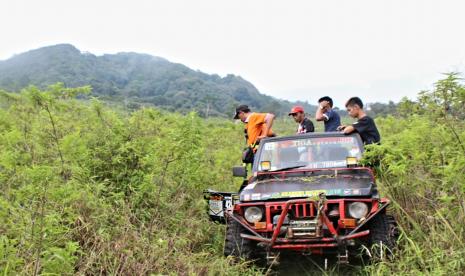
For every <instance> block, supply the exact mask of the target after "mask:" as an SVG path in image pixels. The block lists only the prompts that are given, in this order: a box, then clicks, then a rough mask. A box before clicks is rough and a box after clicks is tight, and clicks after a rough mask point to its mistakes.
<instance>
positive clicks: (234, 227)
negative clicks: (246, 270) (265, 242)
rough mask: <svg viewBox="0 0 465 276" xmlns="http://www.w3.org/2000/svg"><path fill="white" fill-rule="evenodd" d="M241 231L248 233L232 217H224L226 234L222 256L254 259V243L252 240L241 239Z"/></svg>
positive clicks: (247, 259)
mask: <svg viewBox="0 0 465 276" xmlns="http://www.w3.org/2000/svg"><path fill="white" fill-rule="evenodd" d="M241 233H248V232H247V230H246V229H245V228H244V227H242V225H240V224H239V223H238V222H237V221H235V220H234V219H232V218H227V219H226V236H225V240H224V250H223V252H224V256H226V257H227V256H233V257H234V258H235V259H236V260H238V259H244V260H246V261H251V260H253V259H254V253H255V250H256V243H255V242H254V241H252V240H248V239H243V238H242V237H241Z"/></svg>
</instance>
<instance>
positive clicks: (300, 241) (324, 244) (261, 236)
mask: <svg viewBox="0 0 465 276" xmlns="http://www.w3.org/2000/svg"><path fill="white" fill-rule="evenodd" d="M308 202H313V203H315V202H314V201H312V200H310V199H294V200H289V201H287V202H286V204H285V206H284V208H283V211H282V213H281V215H280V216H279V220H278V222H277V224H276V226H275V227H274V230H273V231H272V234H271V235H266V236H265V234H266V233H269V232H261V233H259V232H257V231H256V230H255V229H253V228H252V227H251V226H250V225H249V224H248V223H247V222H246V221H245V219H244V218H243V217H242V216H240V215H238V214H235V213H234V212H233V210H232V209H229V210H227V211H226V212H225V215H226V217H228V218H229V219H234V220H235V221H237V222H238V223H239V224H241V225H242V226H243V227H244V228H245V229H247V230H248V231H249V232H250V234H244V233H242V234H241V237H242V238H244V239H249V240H254V241H257V242H258V243H259V244H260V245H262V246H264V247H266V248H267V249H268V250H271V249H276V250H279V249H290V250H313V251H315V250H318V249H325V248H326V249H327V248H338V249H339V250H341V248H344V249H345V247H346V245H347V243H348V241H350V240H354V239H358V238H361V237H365V236H368V235H369V234H370V231H369V230H363V231H361V228H362V227H363V226H364V225H365V224H366V223H367V222H368V221H370V220H371V219H372V218H373V217H374V216H376V215H377V214H378V213H379V212H381V211H382V210H384V209H385V208H386V207H387V206H388V205H389V201H388V200H385V201H384V202H383V203H382V205H380V206H379V208H377V209H376V211H374V212H372V213H370V215H369V216H368V217H367V218H366V219H365V220H364V221H363V222H361V223H360V224H358V225H357V226H356V227H355V228H354V229H352V231H350V232H349V233H348V234H345V235H339V234H338V231H337V230H336V229H335V228H334V225H333V223H332V222H331V221H330V220H329V218H328V217H327V216H326V214H325V212H323V211H321V212H318V215H317V218H316V219H317V220H318V223H319V224H320V225H325V228H326V229H327V230H328V231H329V233H330V236H327V237H323V236H322V235H320V236H318V237H311V238H292V239H290V238H280V237H278V236H279V234H280V231H281V228H282V227H283V222H284V219H285V217H286V215H287V213H288V212H289V209H290V206H291V205H292V204H302V203H308ZM316 204H317V205H318V208H320V206H321V205H322V204H324V203H323V202H322V201H319V202H317V203H316ZM320 210H322V209H320ZM267 236H268V237H267ZM269 236H271V238H270V237H269Z"/></svg>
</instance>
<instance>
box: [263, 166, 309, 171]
mask: <svg viewBox="0 0 465 276" xmlns="http://www.w3.org/2000/svg"><path fill="white" fill-rule="evenodd" d="M306 166H307V165H298V166H291V167H286V168H281V169H277V170H273V171H269V172H281V171H287V170H292V169H298V168H303V167H306Z"/></svg>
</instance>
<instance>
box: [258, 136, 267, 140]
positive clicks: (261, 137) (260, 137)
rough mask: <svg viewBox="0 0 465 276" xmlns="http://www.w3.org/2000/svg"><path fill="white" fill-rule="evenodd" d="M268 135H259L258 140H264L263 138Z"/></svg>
mask: <svg viewBox="0 0 465 276" xmlns="http://www.w3.org/2000/svg"><path fill="white" fill-rule="evenodd" d="M266 137H267V136H266V135H261V136H258V137H257V141H260V140H262V139H263V138H266Z"/></svg>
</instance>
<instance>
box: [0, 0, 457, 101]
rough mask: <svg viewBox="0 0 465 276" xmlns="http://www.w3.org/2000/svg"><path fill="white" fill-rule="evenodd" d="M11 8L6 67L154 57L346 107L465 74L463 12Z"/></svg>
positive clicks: (199, 3)
mask: <svg viewBox="0 0 465 276" xmlns="http://www.w3.org/2000/svg"><path fill="white" fill-rule="evenodd" d="M0 1H1V2H0V37H1V43H0V59H7V58H9V57H11V56H12V55H14V54H18V53H21V52H24V51H27V50H30V49H33V48H38V47H41V46H47V45H52V44H57V43H71V44H73V45H75V46H76V47H77V48H79V49H80V50H81V51H88V52H92V53H94V54H103V53H117V52H121V51H134V52H142V53H148V54H152V55H156V56H161V57H164V58H167V59H169V60H170V61H174V62H179V63H183V64H185V65H187V66H189V67H191V68H193V69H199V70H201V71H203V72H206V73H217V74H219V75H222V76H224V75H226V74H228V73H232V74H236V75H240V76H242V77H243V78H245V79H247V80H249V81H251V82H252V83H253V84H254V85H255V86H256V87H257V88H258V89H259V90H260V91H261V92H262V93H265V94H268V95H272V96H275V97H278V98H283V99H289V100H296V99H299V100H307V101H309V102H315V101H316V100H317V99H318V98H319V97H320V96H322V95H330V96H332V97H333V98H334V99H335V101H336V105H338V106H342V105H343V102H344V101H345V99H347V98H348V97H350V96H353V95H358V96H360V97H361V98H362V99H364V100H365V101H368V102H373V101H383V102H387V101H388V100H394V101H398V100H399V99H400V98H402V97H403V96H409V97H411V98H414V97H415V95H416V94H417V92H419V91H420V90H423V89H429V88H430V87H431V85H432V84H433V83H434V81H436V80H437V79H438V78H440V77H441V73H443V72H448V71H461V72H464V71H465V28H464V27H465V19H464V18H465V17H464V13H465V1H461V0H457V1H446V0H437V1H427V0H399V1H397V0H386V1H377V0H367V1H358V0H351V1H347V0H344V1H335V0H334V1H331V0H326V1H324V0H321V1H311V0H302V1H292V0H286V1H272V0H263V1H261V0H231V1H222V0H208V1H207V0H205V1H204V0H195V1H193V0H185V1H179V0H165V1H161V0H158V1H157V0H151V1H149V0H146V1H140V0H131V1H117V0H111V1H102V0H98V1H97V0H93V1H90V0H79V1H71V0H67V1H65V0H55V1H52V0H41V1H34V0H30V1H23V0H14V1H8V0H0Z"/></svg>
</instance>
